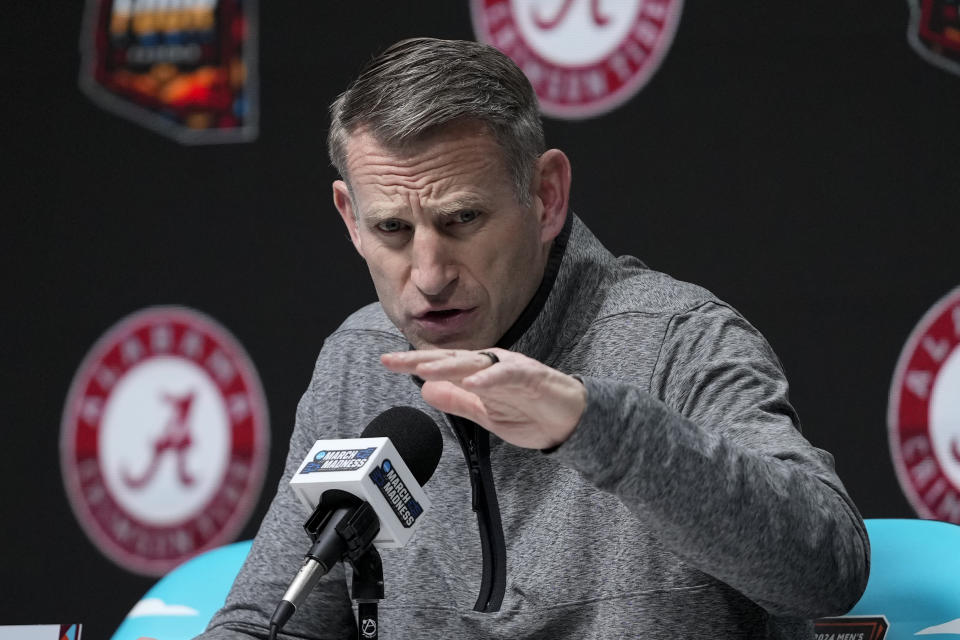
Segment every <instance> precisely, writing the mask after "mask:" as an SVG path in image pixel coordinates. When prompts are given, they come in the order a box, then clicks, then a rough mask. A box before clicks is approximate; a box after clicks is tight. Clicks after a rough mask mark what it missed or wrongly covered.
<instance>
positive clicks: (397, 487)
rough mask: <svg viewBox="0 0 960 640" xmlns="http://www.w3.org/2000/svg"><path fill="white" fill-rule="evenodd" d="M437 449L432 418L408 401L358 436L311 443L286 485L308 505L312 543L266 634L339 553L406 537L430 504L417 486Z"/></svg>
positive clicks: (439, 441)
mask: <svg viewBox="0 0 960 640" xmlns="http://www.w3.org/2000/svg"><path fill="white" fill-rule="evenodd" d="M442 452H443V438H442V436H441V435H440V430H439V429H438V428H437V425H436V423H435V422H434V421H433V419H432V418H431V417H430V416H428V415H427V414H425V413H424V412H423V411H420V410H419V409H414V408H413V407H393V408H391V409H387V410H386V411H384V412H383V413H381V414H380V415H378V416H377V417H376V418H374V419H373V420H372V421H371V422H370V424H368V425H367V426H366V428H365V429H364V430H363V433H362V434H361V435H360V437H359V438H348V439H343V440H318V441H317V442H316V444H314V445H313V447H312V448H311V449H310V452H309V453H308V454H307V457H306V458H305V459H304V461H303V463H301V465H300V468H299V469H298V471H297V473H296V474H294V476H293V478H292V479H291V480H290V486H291V487H292V488H293V490H294V492H295V493H296V495H297V497H298V498H299V499H300V502H301V503H303V505H304V506H305V507H306V508H307V509H309V510H313V514H312V515H311V516H310V518H309V519H308V520H307V522H306V524H304V529H306V531H307V533H308V534H309V535H310V537H311V538H312V539H313V540H314V543H313V546H311V547H310V550H309V551H308V552H307V554H306V556H305V558H304V563H303V565H302V566H301V567H300V570H299V571H298V572H297V575H296V576H295V577H294V579H293V581H292V582H291V583H290V586H289V588H288V589H287V591H286V592H285V593H284V594H283V598H282V599H281V600H280V603H279V604H278V605H277V608H276V610H275V611H274V614H273V616H272V617H271V619H270V631H271V637H274V634H275V633H277V632H279V630H280V629H281V628H282V627H283V625H284V624H285V623H286V622H287V620H289V619H290V616H292V615H293V613H294V612H295V611H296V610H297V608H298V607H300V605H301V604H303V601H304V600H305V599H306V597H307V595H308V594H309V593H310V591H312V590H313V588H314V587H315V586H316V584H317V582H319V580H320V578H321V577H323V576H324V575H325V574H326V573H327V572H328V571H330V569H332V568H333V566H334V565H335V564H336V563H337V562H338V561H339V560H340V559H341V558H344V557H346V558H347V559H348V560H349V561H350V562H351V563H354V562H355V561H357V560H358V559H360V558H361V557H362V556H363V555H364V554H365V553H366V552H367V551H368V550H369V549H370V548H371V546H372V545H376V546H377V547H381V548H397V547H402V546H403V545H405V544H406V543H407V541H408V540H409V539H410V538H411V537H412V536H413V532H414V531H415V530H416V528H417V526H418V525H419V523H420V516H422V515H423V513H424V511H426V509H428V508H429V507H430V500H429V499H428V498H427V496H426V494H425V493H424V492H423V489H421V486H422V485H424V484H426V483H427V481H428V480H429V479H430V477H431V476H432V475H433V472H434V471H435V470H436V468H437V465H438V464H439V462H440V455H441V453H442ZM380 597H382V595H381V596H380Z"/></svg>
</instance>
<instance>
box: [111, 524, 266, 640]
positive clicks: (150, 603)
mask: <svg viewBox="0 0 960 640" xmlns="http://www.w3.org/2000/svg"><path fill="white" fill-rule="evenodd" d="M250 543H251V541H250V540H245V541H243V542H234V543H233V544H228V545H226V546H223V547H219V548H217V549H213V550H212V551H207V552H206V553H203V554H200V555H198V556H196V557H194V558H192V559H190V560H187V561H186V562H184V563H183V564H181V565H180V566H179V567H177V568H176V569H174V570H173V571H171V572H170V573H168V574H167V575H165V576H163V577H162V578H161V579H160V580H159V581H158V582H157V583H156V584H155V585H153V587H151V588H150V590H149V591H147V593H146V594H144V596H143V598H141V599H140V602H138V603H137V604H136V605H134V607H133V609H131V610H130V613H129V614H127V617H126V619H124V621H123V623H122V624H121V625H120V627H119V628H118V629H117V631H116V633H114V634H113V639H112V640H138V639H139V638H156V640H189V639H190V638H193V637H194V636H196V635H199V634H200V633H202V632H203V630H204V629H206V628H207V623H208V622H209V621H210V618H212V617H213V614H214V613H216V612H217V610H218V609H220V607H222V606H223V602H224V600H226V598H227V592H228V591H230V586H231V585H232V584H233V580H234V578H236V577H237V572H238V571H239V570H240V566H241V565H242V564H243V561H244V560H245V559H246V557H247V553H249V551H250Z"/></svg>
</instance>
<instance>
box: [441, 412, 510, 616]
mask: <svg viewBox="0 0 960 640" xmlns="http://www.w3.org/2000/svg"><path fill="white" fill-rule="evenodd" d="M449 417H450V422H451V424H452V425H453V427H454V433H456V434H457V440H459V442H460V447H461V448H462V449H463V455H464V457H465V458H466V461H467V466H468V468H469V470H470V488H471V490H472V500H471V505H472V507H473V510H474V512H475V513H476V514H477V526H478V528H479V530H480V550H481V552H482V554H483V573H482V577H481V580H480V594H479V595H478V596H477V602H476V604H475V605H474V606H473V610H474V611H480V612H483V613H492V612H495V611H499V610H500V605H501V604H502V603H503V595H504V591H505V590H506V578H507V550H506V545H505V543H504V538H503V524H502V522H501V520H500V507H499V505H498V503H497V492H496V488H495V487H494V484H493V471H492V469H491V467H490V437H489V434H488V433H487V431H486V430H485V429H482V428H480V426H479V425H477V424H475V423H473V422H471V421H469V420H466V419H464V418H460V417H457V416H449Z"/></svg>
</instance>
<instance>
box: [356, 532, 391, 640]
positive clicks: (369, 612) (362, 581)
mask: <svg viewBox="0 0 960 640" xmlns="http://www.w3.org/2000/svg"><path fill="white" fill-rule="evenodd" d="M351 564H352V565H353V599H354V600H355V601H356V602H357V640H377V638H379V637H380V628H379V626H378V625H377V603H378V602H379V601H380V600H383V563H382V562H381V561H380V553H379V552H378V551H377V548H376V547H374V546H372V545H371V546H370V549H369V550H368V551H367V552H366V553H365V554H363V555H362V556H360V558H358V559H357V560H354V561H352V562H351Z"/></svg>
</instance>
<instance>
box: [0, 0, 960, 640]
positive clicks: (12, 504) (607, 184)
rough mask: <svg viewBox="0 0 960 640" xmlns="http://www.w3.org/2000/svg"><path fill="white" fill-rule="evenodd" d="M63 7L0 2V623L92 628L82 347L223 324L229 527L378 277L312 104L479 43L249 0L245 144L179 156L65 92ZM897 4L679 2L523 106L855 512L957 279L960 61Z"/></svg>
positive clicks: (596, 226) (415, 24) (107, 565)
mask: <svg viewBox="0 0 960 640" xmlns="http://www.w3.org/2000/svg"><path fill="white" fill-rule="evenodd" d="M82 11H83V7H82V6H81V4H80V3H77V2H74V3H32V2H31V3H27V2H18V3H7V6H5V18H4V25H3V30H4V32H5V35H4V41H5V43H6V45H5V47H4V50H5V52H4V61H3V80H4V82H3V86H4V87H5V91H4V94H5V95H4V99H3V106H4V112H5V122H4V126H3V131H4V133H3V138H4V144H3V150H4V153H3V155H4V156H5V157H6V160H7V161H6V162H5V163H4V164H5V166H7V169H6V170H5V171H4V174H5V180H4V184H5V189H4V190H5V192H6V197H5V198H4V203H5V206H4V207H3V209H4V213H3V221H4V225H3V227H4V232H3V234H2V236H3V249H4V250H3V252H2V260H3V272H4V283H5V285H6V286H5V287H4V288H5V290H6V291H7V292H8V293H7V294H6V295H5V302H6V305H5V307H6V308H5V312H4V313H3V322H4V327H5V331H4V333H3V337H2V354H3V357H2V363H3V364H2V376H3V379H2V389H3V393H4V402H3V406H4V408H5V411H4V416H3V417H4V418H5V420H4V424H3V428H2V433H3V444H4V446H3V447H2V449H0V463H2V465H3V469H4V471H5V473H4V482H3V489H2V496H3V502H2V504H3V512H2V513H3V516H4V525H5V526H3V527H2V531H3V533H2V534H0V535H2V538H0V539H2V542H3V546H2V549H3V552H2V554H0V557H2V560H0V562H2V567H3V570H2V579H3V591H4V597H3V598H0V624H12V623H39V622H68V621H69V622H73V621H80V622H83V623H84V624H85V625H86V632H87V634H85V637H89V638H106V637H109V635H110V634H111V633H112V631H113V629H115V628H116V626H117V625H118V624H119V623H120V621H121V619H122V617H123V615H124V614H125V612H126V611H127V610H129V608H130V607H131V606H132V605H133V604H134V603H135V602H136V601H137V600H138V599H139V597H140V596H141V595H142V593H143V592H144V591H145V590H146V589H147V588H148V587H149V586H150V584H152V582H153V580H152V579H150V578H144V577H139V576H135V575H132V574H130V573H128V572H126V571H124V570H123V569H121V568H119V567H117V566H115V565H113V564H112V563H111V562H110V561H108V560H107V559H106V558H105V557H104V556H103V555H101V554H100V552H98V551H97V549H96V548H95V547H94V546H93V545H92V544H91V543H90V542H89V541H88V539H87V537H86V536H85V535H84V533H83V532H82V531H81V530H80V528H79V526H78V524H77V523H76V520H75V518H74V516H73V514H72V512H71V510H70V508H69V506H68V503H67V499H66V496H65V493H64V489H63V484H62V481H61V478H60V474H59V472H58V467H59V464H58V460H59V456H58V432H59V423H60V414H61V411H62V409H63V402H64V398H65V396H66V393H67V388H68V386H69V384H70V381H71V378H72V376H73V375H74V372H75V371H76V369H77V367H78V366H79V364H80V361H81V360H82V358H83V357H84V355H85V354H86V352H87V350H88V349H90V347H91V346H92V344H93V343H94V341H95V340H96V339H97V338H98V337H99V336H100V335H101V334H102V333H103V332H104V331H105V330H106V329H107V328H108V327H109V326H111V325H112V324H113V323H114V322H116V321H117V320H118V319H119V318H121V317H122V316H124V315H126V314H128V313H130V312H132V311H134V310H137V309H140V308H143V307H146V306H149V305H155V304H183V305H187V306H190V307H194V308H197V309H199V310H201V311H204V312H206V313H208V314H210V315H212V316H213V317H214V318H216V319H217V320H219V321H220V322H221V323H223V324H224V325H226V326H227V327H228V328H229V329H230V330H231V331H232V332H233V333H234V335H236V336H237V337H238V338H239V339H240V341H241V342H242V343H243V344H244V345H245V347H246V348H247V350H248V352H249V353H250V355H251V357H252V359H253V361H254V362H255V364H256V366H257V367H258V369H259V372H260V375H261V377H262V380H263V383H264V387H265V389H266V392H267V396H268V401H269V407H270V417H271V427H272V435H273V447H272V450H271V454H270V467H269V470H268V476H267V481H266V484H265V489H264V492H263V495H262V496H261V499H260V502H259V505H258V508H257V510H256V512H255V513H254V515H253V517H252V518H251V520H250V522H249V524H248V525H247V527H246V528H245V529H244V531H243V534H242V537H250V536H252V535H253V533H254V532H255V531H256V527H257V524H258V522H259V519H260V518H261V517H262V515H263V512H264V510H265V508H266V505H267V502H268V500H269V498H270V496H271V495H272V493H273V492H274V490H275V487H276V482H277V480H278V478H279V474H280V468H281V463H282V460H283V458H284V456H285V454H286V441H287V438H288V436H289V433H290V430H291V428H292V423H293V415H294V409H295V405H296V402H297V400H298V398H299V396H300V394H301V393H302V391H303V389H304V388H305V387H306V384H307V382H308V379H309V376H310V372H311V369H312V365H313V360H314V358H315V356H316V353H317V351H318V350H319V348H320V345H321V342H322V340H323V337H324V336H325V335H326V334H327V333H328V332H329V331H331V330H332V329H333V328H334V327H335V326H336V325H337V324H338V323H339V321H340V320H341V319H342V318H343V317H344V316H345V315H346V314H347V313H348V312H349V311H351V310H352V309H354V308H356V307H357V306H359V305H361V304H363V303H365V302H367V301H370V300H372V299H373V297H374V292H373V288H372V286H371V285H370V284H369V282H368V281H367V277H366V274H365V271H364V267H363V264H362V262H361V261H360V259H359V258H358V257H357V256H356V255H355V254H354V252H353V249H352V247H351V246H350V244H349V242H348V240H347V238H346V234H345V232H344V231H343V229H342V226H341V223H340V221H339V218H338V216H337V215H336V212H335V210H334V209H333V207H332V204H331V200H330V190H329V183H330V181H331V180H332V179H333V178H334V174H333V171H332V170H331V169H330V168H329V167H328V165H327V162H326V157H325V153H324V145H323V141H324V137H325V133H326V119H325V110H326V105H327V104H328V103H329V102H330V101H331V100H332V98H333V97H334V96H335V95H336V93H337V92H338V91H340V90H342V88H343V87H344V86H345V85H346V83H347V82H348V81H349V79H350V78H351V77H352V76H353V75H354V73H355V72H356V70H357V69H358V68H359V66H360V65H361V64H362V63H363V61H364V60H366V59H367V57H368V56H369V55H370V54H371V53H373V52H374V51H376V50H379V49H381V48H383V47H385V46H386V45H388V44H390V43H391V42H393V41H395V40H398V39H400V38H403V37H409V36H416V35H432V36H438V37H451V38H467V39H472V38H473V37H474V36H473V31H472V27H471V23H470V17H469V6H468V2H467V0H431V1H426V0H416V1H410V2H400V1H392V2H377V3H375V2H360V1H357V2H336V3H334V2H296V3H294V2H283V1H278V0H271V1H269V2H268V1H264V2H262V3H261V7H260V68H261V79H260V82H261V122H260V129H261V133H260V136H259V138H258V140H257V141H256V142H253V143H250V144H239V145H227V146H217V147H183V146H179V145H178V144H176V143H174V142H171V141H169V140H167V139H165V138H162V137H160V136H158V135H156V134H154V133H151V132H150V131H147V130H145V129H142V128H140V127H138V126H136V125H134V124H131V123H129V122H127V121H124V120H121V119H119V118H117V117H115V116H113V115H110V114H109V113H106V112H104V111H102V110H100V109H99V108H97V107H96V106H94V105H93V104H92V103H91V102H90V101H89V100H88V99H87V98H86V97H84V96H83V95H82V94H81V93H80V92H79V90H78V89H77V70H78V65H79V55H78V50H77V41H78V35H79V29H80V24H81V15H82ZM907 22H908V5H907V4H905V3H904V2H886V3H879V2H878V3H865V2H849V1H845V2H837V1H831V0H808V1H807V2H804V3H768V2H760V1H757V0H753V1H746V2H740V3H733V4H731V3H716V2H703V1H700V0H688V3H687V6H686V7H685V9H684V13H683V17H682V19H681V22H680V26H679V29H678V31H677V35H676V38H675V41H674V45H673V47H672V49H671V50H670V52H669V53H668V55H667V57H666V59H665V61H664V63H663V65H662V66H661V68H660V70H659V71H658V73H657V74H656V75H655V76H654V78H653V80H652V81H651V82H650V83H649V84H648V86H647V87H646V88H645V89H644V90H643V91H642V92H641V93H640V94H638V95H637V96H635V97H634V98H633V99H632V100H631V101H629V102H628V103H627V104H625V105H624V106H622V107H620V108H619V109H617V110H616V111H614V112H612V113H610V114H608V115H606V116H603V117H600V118H597V119H593V120H587V121H583V122H564V121H559V120H549V119H548V120H547V123H546V129H547V136H548V141H549V142H550V143H551V144H552V145H553V146H558V147H561V148H563V149H565V150H566V151H567V152H568V154H569V155H570V156H571V158H572V161H573V168H574V186H573V207H574V210H575V211H577V212H578V213H579V214H580V215H581V217H583V218H584V219H585V220H586V221H587V223H588V224H589V225H591V227H592V228H593V230H594V231H595V233H596V234H597V235H598V236H599V237H600V238H601V239H602V240H604V241H605V242H606V243H607V244H608V246H609V247H610V248H611V249H612V250H613V251H614V252H615V253H632V254H634V255H638V256H640V257H641V258H643V259H644V260H645V261H646V262H647V263H648V264H649V265H651V266H652V267H654V268H657V269H659V270H663V271H666V272H668V273H671V274H672V275H674V276H677V277H680V278H682V279H687V280H692V281H694V282H697V283H699V284H703V285H705V286H707V287H709V288H710V289H712V290H713V291H714V292H715V293H716V294H718V295H719V296H720V297H722V298H724V299H726V300H727V301H729V302H731V303H732V304H733V305H734V306H736V307H737V308H738V309H739V310H740V311H741V312H743V313H744V314H745V315H746V316H747V317H748V318H749V319H750V320H751V321H752V322H753V323H754V324H755V325H756V326H758V327H759V328H760V329H761V331H763V332H764V334H765V335H766V336H767V337H768V339H769V340H770V342H771V343H772V344H773V346H774V348H775V350H776V351H777V352H778V354H779V355H780V356H781V358H782V360H783V362H784V364H785V366H786V369H787V373H788V375H789V377H790V380H791V383H792V398H793V400H794V403H795V405H796V407H797V408H798V410H799V412H800V415H801V418H802V420H803V424H804V429H805V433H806V435H807V436H808V438H809V439H810V440H811V441H812V442H813V443H814V444H815V445H817V446H820V447H823V448H826V449H828V450H830V451H832V452H833V453H834V454H835V456H836V458H837V467H838V470H839V473H840V476H841V478H842V479H843V480H844V482H845V483H846V484H847V486H848V488H849V489H850V492H851V494H852V495H853V497H854V499H855V500H856V502H857V504H858V505H859V506H860V508H861V510H862V511H863V513H864V515H865V516H867V517H891V516H892V517H897V516H911V515H913V513H912V511H911V509H910V507H909V505H908V504H907V502H906V500H905V499H904V497H903V495H902V493H901V491H900V489H899V487H898V485H897V481H896V478H895V476H894V472H893V466H892V463H891V461H890V455H889V453H888V447H887V438H886V405H887V394H888V390H889V385H890V380H891V376H892V373H893V368H894V365H895V363H896V359H897V356H898V354H899V351H900V349H901V347H902V345H903V343H904V341H905V340H906V338H907V336H908V334H909V332H910V331H911V329H912V327H913V325H914V324H915V323H916V322H917V321H918V320H919V318H920V317H921V316H922V314H923V313H924V312H925V311H926V310H927V309H928V308H929V307H930V305H932V304H933V303H934V302H935V301H936V300H937V299H938V298H940V297H941V296H943V295H945V294H946V293H947V292H948V291H950V290H951V289H952V288H953V287H954V286H956V285H957V284H958V282H960V259H958V250H957V245H958V241H960V233H958V231H960V215H958V207H957V203H958V202H960V171H958V164H957V157H958V156H957V149H960V123H958V117H960V110H958V106H960V76H955V75H951V74H950V73H948V72H946V71H943V70H941V69H938V68H935V67H933V66H931V65H930V64H928V63H927V62H925V61H923V60H922V59H921V58H920V57H919V56H917V55H916V54H915V52H914V51H913V50H911V49H910V47H909V46H908V44H907V40H906V35H905V32H906V27H907ZM359 426H360V425H358V427H359Z"/></svg>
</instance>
